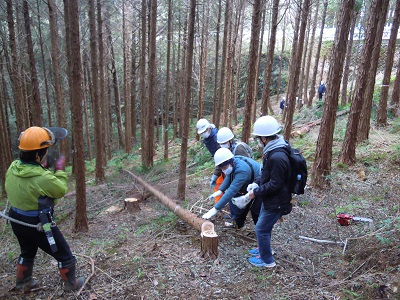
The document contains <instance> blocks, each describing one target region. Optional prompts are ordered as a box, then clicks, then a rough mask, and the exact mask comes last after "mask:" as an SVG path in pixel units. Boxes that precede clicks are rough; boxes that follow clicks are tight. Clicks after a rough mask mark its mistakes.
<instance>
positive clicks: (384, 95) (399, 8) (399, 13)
mask: <svg viewBox="0 0 400 300" xmlns="http://www.w3.org/2000/svg"><path fill="white" fill-rule="evenodd" d="M399 24H400V0H397V1H396V9H395V11H394V14H393V22H392V30H391V32H390V38H389V44H388V49H387V54H386V63H385V72H384V75H383V80H382V90H381V95H380V100H379V109H378V117H377V120H376V123H377V125H378V126H386V125H387V112H386V110H387V102H388V95H389V86H390V75H391V73H392V67H393V60H394V55H395V52H396V39H397V34H398V31H399Z"/></svg>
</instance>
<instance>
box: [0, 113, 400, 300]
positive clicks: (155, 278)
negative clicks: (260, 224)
mask: <svg viewBox="0 0 400 300" xmlns="http://www.w3.org/2000/svg"><path fill="white" fill-rule="evenodd" d="M305 118H306V119H310V118H307V117H306V116H305ZM301 122H302V120H301V119H299V121H298V123H301ZM345 124H346V117H342V120H338V125H337V126H338V130H336V131H335V145H334V153H333V155H334V157H335V156H337V154H338V151H340V145H341V140H342V137H343V134H344V129H343V127H344V128H345ZM318 129H319V127H315V128H312V129H311V131H310V132H308V133H307V134H306V136H304V137H303V138H302V139H300V138H299V139H294V140H293V141H292V140H291V142H292V144H294V145H295V146H296V147H297V148H301V149H302V150H303V153H304V155H305V156H306V158H307V160H308V165H309V167H311V164H312V160H313V157H314V152H315V144H316V140H317V137H318ZM336 134H338V135H339V136H338V137H336ZM398 139H399V134H398V133H393V131H392V127H391V126H389V127H388V128H385V129H378V128H373V129H371V136H370V139H369V141H368V143H364V144H362V145H360V146H358V147H357V163H356V165H355V166H352V167H348V166H344V165H341V164H338V163H337V162H336V161H335V162H334V164H333V165H332V175H331V178H329V180H330V182H331V187H330V189H326V190H316V189H313V188H311V187H309V188H307V190H306V193H305V194H304V195H301V196H298V197H297V198H296V203H295V205H294V208H293V211H292V212H291V214H289V215H287V216H284V218H283V222H278V223H277V224H276V225H275V227H274V230H273V237H272V246H273V249H274V251H275V252H276V254H275V259H276V263H277V266H276V267H275V268H272V269H267V268H255V267H253V266H252V265H250V264H249V263H248V258H249V254H248V250H249V249H251V248H254V247H256V239H255V235H254V225H253V223H252V221H251V217H250V216H248V219H247V221H246V226H245V228H244V229H242V230H234V229H228V228H225V227H224V218H223V215H226V214H227V212H223V213H219V214H218V215H217V216H216V217H215V218H214V219H212V221H213V222H214V224H215V230H216V232H217V234H218V241H219V246H218V250H219V255H218V258H217V259H216V260H212V259H203V258H201V257H200V244H201V237H200V234H199V232H198V231H196V230H195V229H193V228H191V227H190V226H188V225H187V224H185V223H184V222H183V221H181V220H180V219H179V218H177V217H176V216H175V215H174V214H173V213H172V212H170V211H169V210H168V209H167V208H166V207H164V206H163V205H162V204H161V203H160V202H159V201H158V200H157V198H155V197H153V196H151V197H149V198H147V199H144V200H142V201H140V204H139V205H140V208H141V210H140V211H139V212H136V213H132V212H128V211H127V210H124V209H123V203H124V199H125V198H129V197H132V196H135V195H137V194H138V193H143V191H144V189H143V187H141V186H140V185H139V184H138V183H135V181H134V180H133V178H132V177H130V175H129V174H128V173H127V172H125V171H124V170H130V171H132V172H134V173H135V174H138V171H140V170H139V165H140V158H138V156H137V154H136V156H135V155H133V156H132V155H121V156H120V157H116V158H114V159H113V160H112V161H111V162H109V164H108V167H107V184H103V185H98V186H95V185H94V184H93V179H92V178H91V180H90V179H88V188H87V189H88V192H87V214H88V222H89V231H88V232H86V233H81V232H73V230H72V229H73V225H74V212H75V197H74V194H73V193H71V194H69V196H68V197H65V198H64V199H63V200H62V201H60V203H59V205H58V207H57V209H56V214H57V220H58V221H57V222H58V226H59V228H60V229H61V231H62V232H63V234H64V235H65V237H66V239H67V241H68V242H69V244H70V246H71V249H72V251H73V252H74V254H75V255H76V258H77V260H78V268H77V269H78V274H80V275H85V276H89V275H90V274H92V273H94V275H93V276H92V277H91V278H90V280H89V282H88V284H87V285H86V286H85V288H84V290H83V291H82V292H81V293H80V295H79V296H77V295H76V294H74V293H72V292H63V290H62V285H61V282H60V278H59V276H58V271H57V263H56V261H55V260H54V259H53V258H52V257H50V256H48V255H46V254H44V253H43V252H41V251H39V252H38V255H37V258H36V260H35V269H34V277H35V278H37V279H38V280H40V282H41V285H42V287H43V289H40V290H38V291H36V292H34V293H31V294H25V295H24V294H19V293H16V292H14V291H12V288H13V286H14V282H15V265H16V259H17V257H18V255H19V247H18V243H17V241H16V239H15V237H14V236H13V234H12V231H11V228H10V225H9V224H6V223H5V222H4V223H2V224H1V231H0V242H1V244H2V247H1V249H0V299H400V275H399V274H400V266H399V265H400V200H399V199H400V197H399V193H400V171H399V170H400V147H399V141H398ZM189 147H191V148H192V151H190V152H189V157H190V160H191V161H190V162H189V165H190V166H189V167H188V179H187V189H186V201H185V202H183V203H181V205H182V206H183V207H184V208H186V209H188V210H190V211H192V212H193V213H195V214H197V215H199V216H201V215H202V214H203V213H204V212H206V211H207V210H208V209H210V208H211V205H212V203H209V202H207V201H206V200H205V199H206V198H207V196H208V195H209V194H210V193H211V190H210V188H209V185H208V181H209V177H210V175H211V174H212V169H213V167H212V162H211V157H209V154H208V152H207V151H206V149H205V148H204V147H202V146H201V143H200V142H197V141H196V140H195V139H193V140H191V141H190V143H189ZM160 148H162V146H160ZM179 150H180V146H179V143H178V141H177V142H176V143H174V142H172V143H171V148H170V157H171V159H170V160H169V161H168V162H162V153H161V152H162V149H160V150H159V153H158V155H159V157H156V159H155V161H156V162H155V166H154V168H153V169H152V170H151V171H149V172H147V173H145V172H141V173H140V174H139V175H140V176H141V177H142V178H143V179H144V180H146V181H147V182H149V183H151V184H152V185H153V186H154V187H155V188H157V189H159V190H160V191H161V192H162V193H164V194H165V195H167V196H168V197H170V198H172V199H176V191H177V185H178V184H177V183H178V175H179V174H178V172H179ZM205 160H207V162H204V161H205ZM88 169H90V168H88ZM92 169H93V168H92ZM71 182H73V180H71ZM71 190H72V191H73V187H72V186H71ZM3 204H4V202H1V209H3V207H4V205H3ZM338 212H347V213H351V214H354V215H356V216H360V217H367V218H371V219H372V220H373V224H372V225H371V224H370V223H361V224H359V225H351V226H344V227H341V226H340V225H339V224H338V222H337V220H336V214H337V213H338ZM301 236H302V237H308V238H313V239H317V240H329V241H331V242H333V243H329V244H328V243H322V242H321V241H316V242H315V241H310V240H306V239H303V238H300V237H301Z"/></svg>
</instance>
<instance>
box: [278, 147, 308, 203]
mask: <svg viewBox="0 0 400 300" xmlns="http://www.w3.org/2000/svg"><path fill="white" fill-rule="evenodd" d="M273 151H274V150H273ZM275 151H284V152H285V153H286V154H287V151H285V150H284V149H283V148H277V149H276V150H275ZM275 151H274V152H275ZM271 154H272V153H271ZM288 157H289V161H290V166H291V167H292V173H291V174H290V175H289V190H290V192H291V193H292V194H297V195H301V194H304V188H305V187H306V185H307V175H308V174H307V162H306V159H305V158H304V156H303V154H301V151H300V150H299V149H295V148H291V150H290V154H289V155H288Z"/></svg>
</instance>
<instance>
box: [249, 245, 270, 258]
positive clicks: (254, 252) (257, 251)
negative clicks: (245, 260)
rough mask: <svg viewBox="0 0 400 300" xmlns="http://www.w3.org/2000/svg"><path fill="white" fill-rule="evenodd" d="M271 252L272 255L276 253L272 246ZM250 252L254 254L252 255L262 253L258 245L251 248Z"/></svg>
mask: <svg viewBox="0 0 400 300" xmlns="http://www.w3.org/2000/svg"><path fill="white" fill-rule="evenodd" d="M271 253H272V255H275V251H274V250H273V249H272V248H271ZM249 254H250V255H252V256H259V255H260V251H259V250H258V247H257V248H254V249H250V250H249Z"/></svg>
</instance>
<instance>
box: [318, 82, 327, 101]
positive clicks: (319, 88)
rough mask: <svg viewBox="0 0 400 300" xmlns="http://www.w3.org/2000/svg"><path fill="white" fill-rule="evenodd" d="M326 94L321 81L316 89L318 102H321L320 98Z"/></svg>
mask: <svg viewBox="0 0 400 300" xmlns="http://www.w3.org/2000/svg"><path fill="white" fill-rule="evenodd" d="M325 92H326V86H325V83H324V82H323V81H321V84H320V85H319V87H318V99H319V101H322V96H323V95H325Z"/></svg>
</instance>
